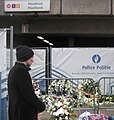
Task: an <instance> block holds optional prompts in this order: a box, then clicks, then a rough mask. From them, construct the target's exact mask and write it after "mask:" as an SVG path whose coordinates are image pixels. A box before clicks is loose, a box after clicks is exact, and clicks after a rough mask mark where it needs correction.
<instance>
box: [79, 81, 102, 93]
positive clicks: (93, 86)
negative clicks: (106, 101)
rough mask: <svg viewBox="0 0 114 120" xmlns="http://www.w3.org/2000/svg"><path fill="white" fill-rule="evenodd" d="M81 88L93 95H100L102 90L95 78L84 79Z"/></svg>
mask: <svg viewBox="0 0 114 120" xmlns="http://www.w3.org/2000/svg"><path fill="white" fill-rule="evenodd" d="M80 89H81V90H83V91H84V92H86V93H88V94H91V95H100V94H101V90H100V88H99V83H98V82H95V81H94V80H93V79H89V80H84V81H83V82H82V83H81V86H80Z"/></svg>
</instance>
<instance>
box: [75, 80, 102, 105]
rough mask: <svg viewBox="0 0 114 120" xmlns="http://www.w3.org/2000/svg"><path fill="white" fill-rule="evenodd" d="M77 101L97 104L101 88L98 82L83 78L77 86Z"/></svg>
mask: <svg viewBox="0 0 114 120" xmlns="http://www.w3.org/2000/svg"><path fill="white" fill-rule="evenodd" d="M77 91H78V101H80V102H79V103H80V104H83V103H84V104H88V105H95V106H96V105H98V98H100V95H101V89H100V86H99V83H98V82H95V81H94V80H93V79H89V80H84V81H83V82H82V83H81V84H79V85H78V87H77Z"/></svg>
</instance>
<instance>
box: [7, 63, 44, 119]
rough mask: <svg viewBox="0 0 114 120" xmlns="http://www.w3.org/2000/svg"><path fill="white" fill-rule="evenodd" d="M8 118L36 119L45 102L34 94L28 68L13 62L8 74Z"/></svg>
mask: <svg viewBox="0 0 114 120" xmlns="http://www.w3.org/2000/svg"><path fill="white" fill-rule="evenodd" d="M8 98H9V99H8V100H9V107H8V112H9V120H37V113H38V112H42V111H44V110H45V104H44V103H43V102H42V101H41V100H40V99H39V98H38V97H37V96H36V95H35V93H34V89H33V86H32V81H31V77H30V74H29V68H28V67H27V66H25V65H24V64H23V63H18V62H17V63H15V65H14V66H13V68H12V69H11V70H10V72H9V75H8Z"/></svg>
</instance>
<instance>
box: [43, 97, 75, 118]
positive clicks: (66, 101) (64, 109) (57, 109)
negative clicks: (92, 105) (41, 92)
mask: <svg viewBox="0 0 114 120" xmlns="http://www.w3.org/2000/svg"><path fill="white" fill-rule="evenodd" d="M42 99H43V100H44V102H46V104H47V107H46V111H47V112H49V113H50V114H51V115H53V116H54V117H55V119H59V120H68V119H69V116H70V115H71V114H72V112H73V105H74V102H75V99H73V98H71V97H65V96H63V95H62V96H59V97H58V96H54V95H52V96H49V95H46V96H43V98H42Z"/></svg>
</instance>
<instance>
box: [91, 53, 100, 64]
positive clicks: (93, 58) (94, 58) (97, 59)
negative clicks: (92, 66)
mask: <svg viewBox="0 0 114 120" xmlns="http://www.w3.org/2000/svg"><path fill="white" fill-rule="evenodd" d="M92 61H93V62H94V63H99V62H100V61H101V57H100V56H99V55H98V54H95V55H93V57H92Z"/></svg>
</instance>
